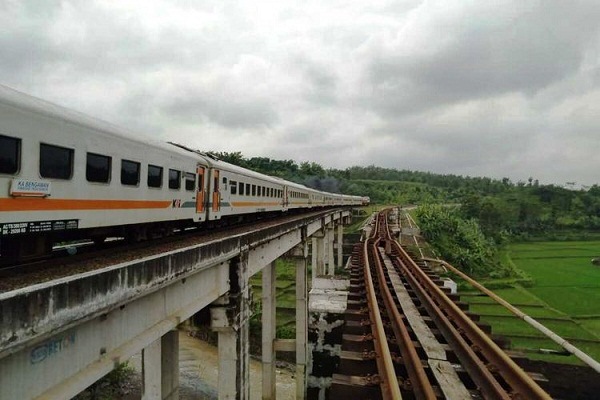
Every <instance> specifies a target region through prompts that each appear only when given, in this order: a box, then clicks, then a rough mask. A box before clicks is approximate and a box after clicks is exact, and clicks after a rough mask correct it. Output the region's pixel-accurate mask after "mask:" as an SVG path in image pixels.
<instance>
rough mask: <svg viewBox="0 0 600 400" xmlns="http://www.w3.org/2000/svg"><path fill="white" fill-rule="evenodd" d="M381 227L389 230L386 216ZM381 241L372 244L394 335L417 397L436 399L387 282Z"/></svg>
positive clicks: (379, 239)
mask: <svg viewBox="0 0 600 400" xmlns="http://www.w3.org/2000/svg"><path fill="white" fill-rule="evenodd" d="M380 229H382V231H383V230H385V231H387V222H386V218H385V216H384V217H383V218H382V221H381V222H380ZM381 233H382V232H379V236H381ZM381 242H382V240H381V237H379V238H378V239H376V241H375V243H374V244H373V246H372V250H373V251H374V253H375V269H376V272H377V278H378V280H379V284H380V292H381V295H382V297H383V302H384V304H385V308H386V310H387V312H388V315H389V317H390V319H391V321H392V329H393V331H394V335H395V336H396V342H397V343H398V347H399V348H400V353H401V354H402V359H403V360H405V362H404V365H405V366H406V370H407V372H408V377H409V379H410V382H411V385H412V387H413V391H414V393H415V397H416V398H417V399H435V398H436V395H435V392H434V390H433V387H432V386H431V382H430V381H429V378H428V377H427V374H426V373H425V369H424V368H423V364H422V363H421V359H420V358H419V355H418V354H417V350H416V348H415V346H414V345H413V342H412V339H411V337H410V335H409V333H408V329H407V328H406V324H405V323H404V320H403V319H402V315H401V314H400V312H399V311H398V307H397V306H396V303H395V302H394V297H393V296H392V292H391V291H390V288H389V287H388V284H387V282H386V276H385V271H384V268H383V265H382V262H381V254H379V252H378V251H377V247H378V244H379V243H381Z"/></svg>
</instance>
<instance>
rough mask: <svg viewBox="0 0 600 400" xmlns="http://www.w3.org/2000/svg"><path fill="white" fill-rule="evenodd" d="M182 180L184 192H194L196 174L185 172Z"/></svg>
mask: <svg viewBox="0 0 600 400" xmlns="http://www.w3.org/2000/svg"><path fill="white" fill-rule="evenodd" d="M184 178H185V190H189V191H190V192H193V191H194V190H196V174H194V173H193V172H186V173H185V174H184Z"/></svg>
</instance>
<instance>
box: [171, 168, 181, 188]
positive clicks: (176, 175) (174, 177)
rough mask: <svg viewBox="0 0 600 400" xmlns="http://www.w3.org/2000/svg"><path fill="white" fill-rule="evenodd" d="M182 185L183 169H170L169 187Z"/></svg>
mask: <svg viewBox="0 0 600 400" xmlns="http://www.w3.org/2000/svg"><path fill="white" fill-rule="evenodd" d="M180 187H181V171H177V170H176V169H170V170H169V189H179V188H180Z"/></svg>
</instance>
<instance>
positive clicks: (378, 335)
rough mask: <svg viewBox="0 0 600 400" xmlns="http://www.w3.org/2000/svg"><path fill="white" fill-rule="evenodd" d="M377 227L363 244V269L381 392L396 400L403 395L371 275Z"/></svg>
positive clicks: (386, 396)
mask: <svg viewBox="0 0 600 400" xmlns="http://www.w3.org/2000/svg"><path fill="white" fill-rule="evenodd" d="M377 227H378V222H377V221H375V226H374V229H373V231H371V234H370V237H369V238H368V239H367V240H365V241H364V244H363V263H364V265H363V270H364V276H365V288H366V290H367V300H368V304H369V316H370V318H371V321H373V322H374V323H373V324H371V332H372V334H373V343H374V346H375V352H376V354H377V357H376V363H377V370H378V371H379V375H380V383H379V384H380V387H381V394H382V396H383V398H384V399H391V400H396V399H402V395H401V393H400V385H399V383H398V377H397V376H396V369H395V368H394V362H393V360H392V356H391V353H390V348H389V346H388V343H387V337H386V334H385V329H384V327H383V320H382V319H381V313H380V312H379V307H378V305H377V296H376V294H375V286H374V284H373V277H372V275H371V271H370V264H369V247H370V246H372V242H373V240H374V236H375V235H376V234H377Z"/></svg>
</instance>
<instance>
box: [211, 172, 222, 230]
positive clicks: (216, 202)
mask: <svg viewBox="0 0 600 400" xmlns="http://www.w3.org/2000/svg"><path fill="white" fill-rule="evenodd" d="M220 176H221V174H220V171H219V170H218V169H213V176H212V179H213V182H212V211H213V213H218V212H219V211H220V210H221V195H220V193H219V177H220ZM214 218H215V219H216V218H219V216H217V215H215V217H214Z"/></svg>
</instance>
